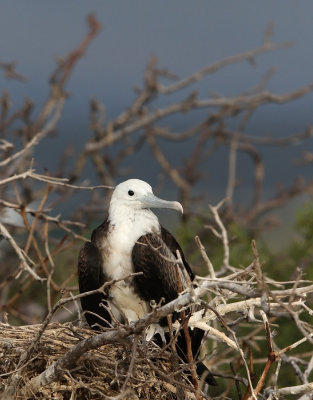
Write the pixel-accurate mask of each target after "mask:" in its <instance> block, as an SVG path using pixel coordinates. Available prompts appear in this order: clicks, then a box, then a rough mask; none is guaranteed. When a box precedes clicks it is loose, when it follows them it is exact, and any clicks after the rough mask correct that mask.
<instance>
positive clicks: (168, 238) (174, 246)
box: [161, 226, 195, 281]
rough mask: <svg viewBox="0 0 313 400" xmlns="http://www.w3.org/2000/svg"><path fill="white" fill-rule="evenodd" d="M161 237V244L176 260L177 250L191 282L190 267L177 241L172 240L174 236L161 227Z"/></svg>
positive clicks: (192, 275) (192, 277)
mask: <svg viewBox="0 0 313 400" xmlns="http://www.w3.org/2000/svg"><path fill="white" fill-rule="evenodd" d="M161 236H162V239H163V242H164V243H166V246H167V247H168V248H169V249H170V251H171V252H172V254H173V255H174V256H175V258H176V253H177V250H179V253H180V256H181V259H182V261H183V263H184V266H185V269H186V272H187V273H188V275H189V277H190V279H191V280H192V281H193V280H194V277H195V276H194V274H193V272H192V270H191V268H190V265H189V264H188V262H187V260H186V259H185V256H184V253H183V250H182V249H181V247H180V245H179V244H178V242H177V240H176V239H175V238H174V236H173V235H172V234H171V233H170V232H169V231H168V230H166V229H165V228H163V226H161Z"/></svg>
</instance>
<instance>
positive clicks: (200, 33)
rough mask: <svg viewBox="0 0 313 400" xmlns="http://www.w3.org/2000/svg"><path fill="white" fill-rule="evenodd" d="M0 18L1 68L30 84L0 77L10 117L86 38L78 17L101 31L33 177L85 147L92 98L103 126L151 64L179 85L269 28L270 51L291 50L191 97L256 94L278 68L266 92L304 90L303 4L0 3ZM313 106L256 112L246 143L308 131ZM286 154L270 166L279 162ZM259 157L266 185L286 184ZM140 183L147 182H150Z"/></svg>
mask: <svg viewBox="0 0 313 400" xmlns="http://www.w3.org/2000/svg"><path fill="white" fill-rule="evenodd" d="M0 11H1V12H0V43H1V46H0V48H1V56H0V61H2V62H7V61H11V60H16V61H17V62H18V68H17V70H18V71H19V72H21V73H23V74H25V75H26V76H27V77H28V78H29V81H28V82H27V83H20V82H14V81H7V80H5V79H4V78H3V76H2V74H1V75H0V85H1V88H2V90H4V89H6V90H8V91H9V92H10V93H11V95H12V102H13V107H14V108H17V107H19V106H20V105H21V104H22V102H23V99H24V97H25V96H30V97H31V98H32V99H33V100H34V101H35V102H36V103H37V104H38V103H40V102H42V101H43V100H44V99H45V97H46V96H47V94H48V83H47V82H48V77H49V75H50V73H51V72H52V70H53V68H54V66H55V62H54V59H55V57H57V56H62V55H64V54H66V53H67V52H68V51H70V50H72V49H73V48H75V46H76V45H77V44H78V43H79V41H80V40H81V38H82V37H83V36H84V34H85V32H86V24H85V17H86V15H88V14H89V13H90V12H93V13H95V15H96V16H97V19H98V20H99V21H100V22H101V24H102V30H101V32H100V34H99V35H98V37H97V38H96V39H95V41H94V42H93V43H92V45H91V46H90V48H88V51H87V54H86V56H85V57H84V59H83V60H81V61H80V62H79V64H78V65H77V68H75V71H74V73H73V75H72V77H71V79H70V82H69V85H68V90H69V92H70V93H71V98H70V100H69V101H68V103H67V105H66V107H65V111H64V115H63V117H62V120H61V122H60V124H59V130H58V133H59V136H58V138H57V139H46V140H48V141H50V142H49V151H48V152H44V151H43V150H42V148H41V153H40V154H38V160H39V161H38V162H39V163H40V167H42V168H43V167H48V168H53V166H54V160H55V158H57V154H58V152H59V151H60V149H61V148H64V145H66V144H67V143H69V142H74V143H75V145H76V147H77V149H79V148H80V146H81V145H82V143H83V141H84V140H85V139H86V137H88V135H89V134H90V133H89V132H88V103H89V100H90V99H91V98H92V97H96V98H98V99H100V100H101V101H102V102H103V103H105V104H106V106H107V112H108V117H109V118H113V117H114V116H116V115H117V114H118V113H119V112H121V111H122V110H123V109H124V108H125V107H127V106H128V105H129V104H130V102H131V100H132V98H133V86H134V85H135V84H139V85H140V83H141V81H142V76H143V71H144V68H145V65H146V63H147V60H148V58H149V56H150V55H152V54H154V55H156V56H157V57H158V59H159V62H160V66H161V67H164V68H168V69H169V70H171V71H173V72H175V73H177V74H178V75H179V76H181V77H183V76H185V75H188V74H189V73H191V72H194V71H195V70H197V69H199V68H202V67H203V66H205V65H207V64H209V63H212V62H214V61H217V60H219V59H221V58H223V57H226V56H229V55H232V54H236V53H238V52H242V51H245V50H248V49H252V48H255V47H256V46H258V45H259V44H260V43H261V42H262V39H263V36H264V32H265V28H266V25H267V24H268V23H269V22H273V23H274V36H273V41H275V42H279V41H292V42H293V43H294V45H293V47H292V48H290V49H283V50H278V51H276V52H275V53H270V54H265V55H262V56H261V57H258V59H257V66H256V67H251V66H250V65H249V64H248V63H243V64H240V65H236V66H231V67H228V68H225V69H223V70H222V71H219V72H218V73H217V74H214V75H211V76H210V77H209V78H207V79H206V80H205V82H204V83H203V84H201V86H200V87H199V89H200V95H203V96H205V95H207V94H208V93H209V92H214V91H216V92H218V93H220V94H223V95H235V94H238V93H240V92H241V91H243V90H245V89H248V88H251V87H253V86H254V85H256V84H257V83H258V81H259V80H260V78H261V77H262V75H264V73H265V72H266V71H267V70H268V69H269V68H270V67H272V66H276V67H277V73H276V75H275V77H273V78H272V80H271V82H270V85H269V88H270V90H271V91H273V92H277V93H282V92H285V91H291V90H294V89H296V88H298V87H301V86H303V85H306V84H309V83H312V82H313V51H312V41H313V27H312V21H313V1H312V0H306V1H305V0H302V1H301V2H295V1H292V0H289V1H288V0H276V1H272V0H263V1H259V2H256V1H251V0H237V1H222V0H203V1H200V0H194V1H190V0H172V1H171V0H166V1H165V0H158V1H147V0H131V1H127V0H124V1H122V0H114V1H104V0H89V1H85V0H71V1H70V0H67V1H60V0H54V1H38V0H36V1H35V0H27V1H22V0H19V1H17V0H2V1H1V8H0ZM312 100H313V96H312V95H308V96H306V97H305V98H303V99H301V100H299V101H297V102H293V103H291V104H287V105H284V106H273V107H265V109H264V110H262V111H261V112H260V113H258V114H257V115H256V116H255V117H254V118H253V121H252V125H251V131H250V132H249V133H252V134H262V133H264V132H267V133H271V134H272V135H286V134H290V133H296V132H299V131H301V130H303V129H305V127H307V126H308V125H309V124H311V123H312V104H313V102H312ZM288 151H289V150H288ZM288 151H286V152H285V153H284V152H282V153H281V155H280V156H279V157H281V158H282V159H284V157H285V158H286V159H287V158H288V157H289V156H290V155H289V153H288ZM299 155H300V149H299V150H297V149H296V150H295V158H296V157H298V156H299ZM264 157H266V158H268V163H269V164H268V165H269V168H273V166H275V165H276V167H275V168H273V171H272V174H271V178H270V184H271V185H272V184H273V183H274V182H275V181H276V180H279V179H280V178H281V177H282V176H286V172H287V173H288V169H287V170H286V167H285V166H284V167H283V169H282V170H280V165H283V164H281V163H278V162H277V161H278V160H277V156H274V157H273V158H271V157H272V156H271V153H270V152H269V153H266V154H265V155H264ZM223 163H224V162H223ZM275 163H276V164H275ZM221 169H222V168H221ZM141 170H142V169H141ZM134 172H135V173H136V171H134ZM306 173H307V174H310V173H311V172H310V170H306ZM146 174H147V175H149V174H151V171H149V169H148V170H147V171H146ZM143 177H144V178H145V179H147V180H149V176H143ZM215 184H217V183H216V182H215Z"/></svg>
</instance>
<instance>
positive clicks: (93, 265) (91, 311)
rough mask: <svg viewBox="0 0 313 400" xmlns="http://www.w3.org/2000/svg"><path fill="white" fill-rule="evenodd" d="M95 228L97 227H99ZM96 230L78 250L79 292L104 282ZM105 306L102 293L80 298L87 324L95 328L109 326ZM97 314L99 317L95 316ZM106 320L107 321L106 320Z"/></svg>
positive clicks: (109, 319)
mask: <svg viewBox="0 0 313 400" xmlns="http://www.w3.org/2000/svg"><path fill="white" fill-rule="evenodd" d="M99 228H100V227H99ZM99 228H97V229H99ZM96 231H97V230H95V231H94V232H93V235H92V242H86V243H85V244H84V245H83V247H82V248H81V250H80V253H79V257H78V283H79V291H80V293H85V292H89V291H90V290H95V289H99V288H100V287H101V286H102V285H103V284H104V282H105V276H104V274H103V271H102V265H101V264H102V262H101V255H100V252H99V250H98V247H97V244H96V241H95V240H94V238H95V237H97V232H96ZM101 303H102V304H103V305H105V306H107V296H105V295H104V294H102V293H96V294H93V295H89V296H86V297H82V298H81V305H82V309H83V311H84V312H85V317H86V320H87V322H88V324H89V325H90V326H91V327H93V328H96V326H95V325H97V324H98V325H102V326H109V324H110V322H111V317H110V314H109V313H108V311H107V310H106V308H105V307H103V306H101ZM97 315H99V317H100V318H97ZM106 321H107V322H106Z"/></svg>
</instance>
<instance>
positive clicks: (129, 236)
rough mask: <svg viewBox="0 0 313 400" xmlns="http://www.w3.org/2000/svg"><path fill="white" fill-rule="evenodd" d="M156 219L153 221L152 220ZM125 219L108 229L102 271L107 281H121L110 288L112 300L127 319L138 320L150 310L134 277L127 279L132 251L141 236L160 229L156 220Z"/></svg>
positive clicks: (131, 264)
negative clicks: (141, 296) (134, 282)
mask: <svg viewBox="0 0 313 400" xmlns="http://www.w3.org/2000/svg"><path fill="white" fill-rule="evenodd" d="M151 222H153V223H151ZM151 222H150V221H149V220H148V221H147V220H146V221H142V220H141V219H140V218H136V220H132V219H129V220H126V221H125V223H120V224H116V225H113V224H112V226H111V227H110V228H109V232H108V236H107V240H106V241H105V242H104V243H103V245H102V247H101V256H102V267H103V272H104V274H105V276H106V277H107V279H108V280H119V279H121V281H119V282H116V283H115V284H114V285H112V286H111V287H110V289H109V297H110V298H111V301H112V303H113V304H114V306H115V307H117V309H118V310H119V311H120V314H124V317H126V319H127V320H128V321H135V320H137V319H138V318H140V317H142V316H143V315H145V314H146V313H147V311H148V306H147V304H146V303H145V302H144V301H143V300H142V299H140V297H139V296H138V294H137V293H136V291H135V288H134V286H133V280H132V278H130V279H125V280H123V278H127V277H128V276H129V275H131V274H132V273H133V272H134V267H133V262H132V250H133V247H134V245H135V243H136V241H137V240H138V239H139V238H140V236H142V235H144V234H146V233H149V232H152V231H154V230H157V229H158V225H156V224H155V222H154V221H151Z"/></svg>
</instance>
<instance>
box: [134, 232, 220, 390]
mask: <svg viewBox="0 0 313 400" xmlns="http://www.w3.org/2000/svg"><path fill="white" fill-rule="evenodd" d="M177 250H179V252H180V256H181V259H182V261H183V264H184V270H185V274H187V276H188V277H189V279H190V281H193V279H194V274H193V272H192V270H191V268H190V266H189V264H188V262H187V261H186V259H185V256H184V253H183V251H182V249H181V247H180V245H179V244H178V243H177V241H176V239H175V238H174V236H173V235H172V234H171V233H170V232H168V231H167V230H166V229H165V228H163V227H161V236H159V235H157V234H151V233H150V234H147V235H143V236H141V237H140V238H139V239H138V241H137V242H136V244H135V246H134V248H133V251H132V261H133V265H134V272H142V275H137V276H135V277H134V280H135V284H136V290H137V292H138V294H139V296H140V297H141V298H143V299H144V300H145V301H148V302H149V301H151V300H155V301H156V302H157V303H159V302H160V300H161V298H162V297H163V298H164V299H165V303H168V302H170V301H172V300H174V299H175V298H176V297H177V296H178V294H179V290H178V282H177V273H176V266H175V263H174V262H171V261H169V260H168V259H170V258H171V257H172V256H173V255H174V257H175V258H177V255H176V252H177ZM178 268H182V266H179V267H178ZM189 312H190V311H189ZM174 314H175V313H174ZM186 314H187V315H188V310H186ZM173 317H174V319H175V318H176V316H175V315H174V316H173ZM160 324H161V325H164V324H166V319H165V318H164V319H163V320H161V321H160ZM188 331H189V336H190V338H191V349H192V354H193V357H194V358H195V359H197V357H198V355H199V349H200V345H201V341H202V338H203V334H204V332H203V331H202V330H201V329H197V328H195V329H193V330H191V329H188ZM156 341H157V342H159V344H161V340H158V339H156ZM176 350H177V353H178V355H179V357H180V358H181V359H182V360H183V361H184V362H188V360H187V343H186V338H185V335H184V334H183V333H181V334H180V335H178V337H177V342H176ZM204 369H205V370H206V367H204V365H203V364H202V363H198V364H197V370H198V372H199V374H200V373H202V372H203V370H204ZM207 373H208V376H207V378H206V381H207V383H209V384H211V385H216V381H215V379H214V377H213V376H212V374H211V373H210V372H209V371H208V372H207Z"/></svg>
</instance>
